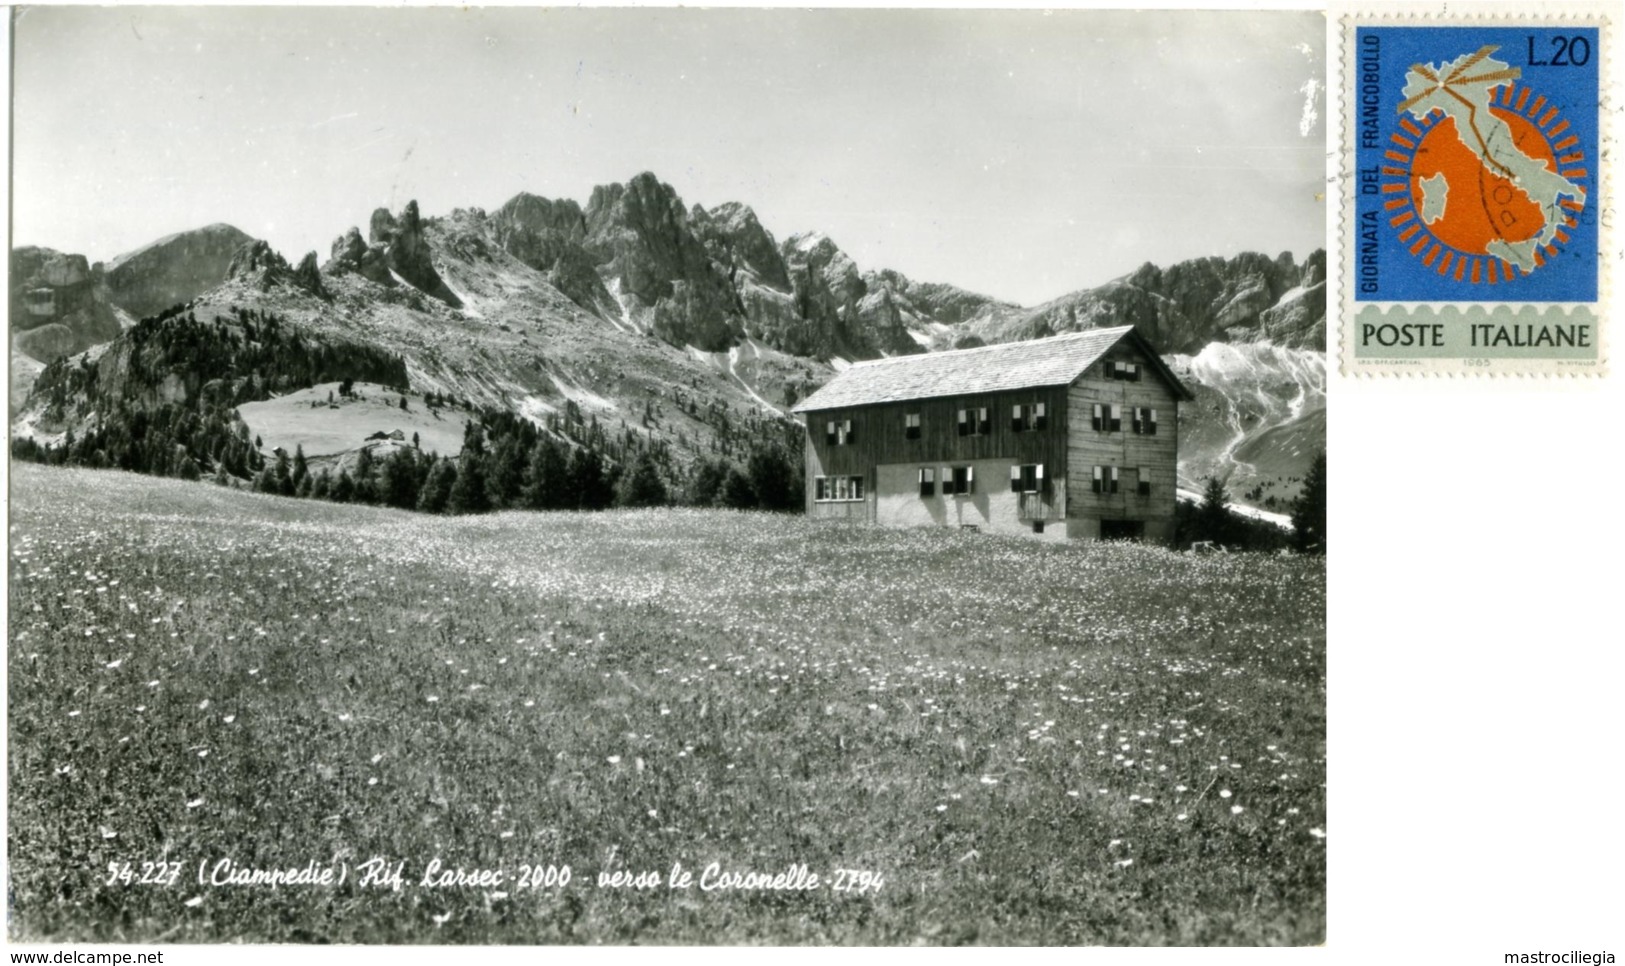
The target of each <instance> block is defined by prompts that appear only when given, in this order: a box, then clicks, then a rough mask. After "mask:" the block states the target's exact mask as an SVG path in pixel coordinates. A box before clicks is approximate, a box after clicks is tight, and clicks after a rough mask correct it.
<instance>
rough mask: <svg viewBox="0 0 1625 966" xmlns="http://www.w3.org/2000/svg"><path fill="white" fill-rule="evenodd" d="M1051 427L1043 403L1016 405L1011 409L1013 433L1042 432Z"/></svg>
mask: <svg viewBox="0 0 1625 966" xmlns="http://www.w3.org/2000/svg"><path fill="white" fill-rule="evenodd" d="M1048 425H1049V419H1048V417H1047V416H1046V415H1045V411H1044V404H1043V403H1029V404H1026V405H1023V404H1021V403H1016V404H1015V405H1014V406H1011V407H1010V429H1011V431H1013V432H1017V433H1020V432H1025V431H1028V430H1042V429H1044V428H1045V427H1046V426H1048Z"/></svg>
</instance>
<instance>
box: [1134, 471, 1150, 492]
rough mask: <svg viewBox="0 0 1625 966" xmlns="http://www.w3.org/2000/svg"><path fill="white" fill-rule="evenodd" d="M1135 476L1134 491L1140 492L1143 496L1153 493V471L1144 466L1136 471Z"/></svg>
mask: <svg viewBox="0 0 1625 966" xmlns="http://www.w3.org/2000/svg"><path fill="white" fill-rule="evenodd" d="M1134 478H1135V486H1134V491H1135V492H1136V493H1138V494H1140V495H1141V496H1150V495H1151V471H1150V470H1148V469H1146V468H1145V467H1143V466H1142V467H1140V468H1139V469H1137V470H1135V471H1134Z"/></svg>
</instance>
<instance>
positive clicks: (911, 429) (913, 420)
mask: <svg viewBox="0 0 1625 966" xmlns="http://www.w3.org/2000/svg"><path fill="white" fill-rule="evenodd" d="M903 438H904V439H919V438H920V414H919V413H905V414H904V415H903Z"/></svg>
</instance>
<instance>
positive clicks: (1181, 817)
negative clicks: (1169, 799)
mask: <svg viewBox="0 0 1625 966" xmlns="http://www.w3.org/2000/svg"><path fill="white" fill-rule="evenodd" d="M1188 818H1190V816H1189V815H1186V814H1185V813H1184V812H1180V813H1179V814H1178V815H1175V816H1174V820H1175V821H1177V822H1183V821H1185V820H1186V819H1188Z"/></svg>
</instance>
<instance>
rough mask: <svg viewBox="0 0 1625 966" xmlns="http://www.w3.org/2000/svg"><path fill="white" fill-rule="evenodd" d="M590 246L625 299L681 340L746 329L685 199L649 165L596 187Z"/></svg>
mask: <svg viewBox="0 0 1625 966" xmlns="http://www.w3.org/2000/svg"><path fill="white" fill-rule="evenodd" d="M585 215H586V224H587V236H586V238H585V239H584V246H583V247H585V249H586V250H587V251H588V252H589V253H590V254H591V255H592V257H593V261H594V262H595V263H596V264H597V265H598V270H599V273H600V274H601V275H602V276H603V277H604V278H605V279H606V280H607V281H609V282H610V283H611V284H612V285H613V286H614V287H615V288H616V289H617V291H618V292H619V293H620V297H621V299H622V300H624V301H625V302H626V310H627V312H628V314H629V315H632V316H634V317H642V318H645V319H647V320H648V322H649V325H650V327H651V328H652V329H653V330H654V332H655V334H656V335H658V336H660V337H661V338H662V339H665V340H666V341H667V342H671V343H673V344H675V345H685V344H686V345H694V346H698V347H699V348H702V349H706V350H708V351H720V350H722V349H726V348H728V347H729V346H731V345H732V344H733V343H734V341H735V340H736V339H737V338H738V337H739V336H740V335H741V334H742V328H743V325H742V323H743V319H742V314H743V306H742V305H741V303H740V300H739V297H738V295H737V293H736V292H735V291H734V289H733V287H732V286H731V285H730V284H729V281H728V279H727V277H726V276H725V275H724V274H723V272H722V270H721V269H720V267H719V266H718V265H717V264H716V263H715V262H713V261H712V258H711V255H710V253H709V252H708V251H707V249H706V247H705V245H704V244H703V243H702V242H701V241H700V240H699V238H697V237H696V236H695V234H694V232H693V230H692V229H691V227H690V225H689V220H688V212H687V211H686V210H685V209H684V207H683V202H682V199H681V198H679V197H678V196H677V192H676V191H675V190H674V189H673V188H672V187H671V186H670V185H668V184H664V183H662V182H661V181H660V180H659V179H658V178H656V177H655V176H654V175H652V174H649V173H647V172H645V173H643V174H640V175H638V176H637V177H635V178H633V179H632V180H631V181H630V182H628V183H627V184H625V185H618V184H616V185H600V186H598V187H596V188H594V189H593V192H592V198H591V200H590V201H588V203H587V210H586V213H585Z"/></svg>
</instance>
